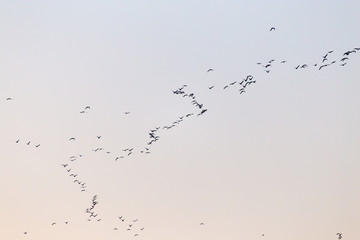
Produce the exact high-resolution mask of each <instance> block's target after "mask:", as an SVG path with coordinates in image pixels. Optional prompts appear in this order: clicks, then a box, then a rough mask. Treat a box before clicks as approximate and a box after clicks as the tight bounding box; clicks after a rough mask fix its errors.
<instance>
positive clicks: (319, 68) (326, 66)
mask: <svg viewBox="0 0 360 240" xmlns="http://www.w3.org/2000/svg"><path fill="white" fill-rule="evenodd" d="M327 66H329V64H325V65H322V66H320V67H319V70H321V69H322V68H323V67H327Z"/></svg>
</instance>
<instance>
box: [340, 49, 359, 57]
mask: <svg viewBox="0 0 360 240" xmlns="http://www.w3.org/2000/svg"><path fill="white" fill-rule="evenodd" d="M350 53H356V51H355V50H352V51H347V52H345V53H344V55H343V56H349V55H350Z"/></svg>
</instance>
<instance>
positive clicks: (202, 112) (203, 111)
mask: <svg viewBox="0 0 360 240" xmlns="http://www.w3.org/2000/svg"><path fill="white" fill-rule="evenodd" d="M206 111H207V109H203V110H202V111H201V112H200V113H199V114H198V116H200V115H203V114H204V113H205V112H206Z"/></svg>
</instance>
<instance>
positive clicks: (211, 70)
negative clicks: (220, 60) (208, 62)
mask: <svg viewBox="0 0 360 240" xmlns="http://www.w3.org/2000/svg"><path fill="white" fill-rule="evenodd" d="M213 71H214V69H212V68H209V69H208V70H207V71H206V72H213Z"/></svg>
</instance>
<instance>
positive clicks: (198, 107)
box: [6, 27, 360, 239]
mask: <svg viewBox="0 0 360 240" xmlns="http://www.w3.org/2000/svg"><path fill="white" fill-rule="evenodd" d="M274 30H275V27H271V29H270V32H271V31H274ZM359 50H360V48H354V49H351V50H348V51H346V52H344V53H343V55H342V58H341V59H337V60H334V59H331V54H332V53H333V52H334V51H333V50H331V51H328V52H327V53H326V54H325V55H324V56H322V58H321V60H320V62H317V63H314V64H308V63H301V64H297V65H296V66H294V69H295V70H300V69H306V68H310V67H311V66H312V67H316V68H318V70H322V69H324V68H328V67H330V66H333V65H334V64H335V63H336V62H338V63H340V66H341V67H344V66H345V65H346V64H347V63H348V61H349V60H350V57H351V56H352V55H353V54H355V53H357V52H358V51H359ZM275 62H276V60H275V59H271V60H269V61H267V62H265V63H262V62H258V63H257V65H259V66H260V67H262V68H263V69H264V71H265V72H266V73H270V71H271V69H272V67H273V65H274V63H275ZM286 63H287V61H286V60H281V61H280V64H286ZM213 71H215V70H214V69H213V68H209V69H208V70H207V71H206V73H208V74H210V73H211V72H213ZM255 83H256V80H254V76H253V75H247V76H246V77H245V78H243V79H241V80H237V81H232V82H230V83H228V84H227V85H225V86H221V88H220V89H222V90H227V89H230V88H236V87H237V90H238V92H239V94H240V95H241V94H244V93H246V90H247V89H248V88H249V86H250V85H252V84H255ZM208 89H209V90H213V89H215V86H214V85H211V86H209V87H208ZM172 93H173V94H174V95H177V96H180V97H182V98H183V99H188V103H189V104H191V105H193V106H194V112H190V113H187V114H184V115H182V116H180V117H178V118H177V119H176V120H174V121H172V122H170V123H169V124H166V125H163V126H156V127H154V128H152V129H150V131H149V132H148V136H149V141H148V142H147V143H145V144H144V146H143V148H140V149H135V147H127V148H125V149H122V150H121V154H117V155H114V156H113V160H114V161H115V162H118V161H119V160H120V159H125V158H129V157H130V156H132V155H135V154H150V153H151V147H152V146H153V145H154V144H155V143H156V142H158V141H159V139H160V133H161V132H162V131H169V130H171V129H173V128H175V127H178V126H179V125H180V124H181V123H182V122H183V121H185V120H187V119H189V118H191V117H195V116H196V117H200V116H202V115H203V114H205V113H206V112H207V111H208V109H207V108H205V105H204V103H202V102H200V101H199V100H198V98H197V96H196V94H195V93H194V92H189V91H187V85H182V86H181V87H179V88H177V89H175V90H172ZM6 101H14V99H13V98H11V97H8V98H6ZM89 111H91V107H90V106H86V107H85V108H83V109H82V110H81V111H80V114H87V113H89ZM124 114H125V115H129V114H130V112H124ZM94 137H96V139H98V140H99V141H101V139H102V136H101V135H94ZM68 141H69V142H73V141H76V137H70V138H69V139H68ZM22 142H24V144H26V145H27V146H30V145H31V140H21V139H17V140H16V141H15V143H16V144H21V143H22ZM33 146H35V147H36V148H39V147H40V146H41V145H40V144H39V143H37V144H34V145H33ZM91 151H92V152H93V153H100V152H103V153H105V154H107V155H111V154H112V152H111V151H109V150H105V149H104V148H103V147H97V148H95V149H91ZM83 156H84V154H77V155H71V156H70V157H69V159H68V161H67V162H66V163H61V166H62V167H63V168H64V170H65V173H66V174H67V175H68V177H70V178H72V179H73V183H74V184H75V185H76V186H77V187H79V190H80V192H86V190H87V187H88V186H87V184H86V182H85V180H83V179H81V178H80V174H79V173H77V172H75V171H74V170H73V167H72V163H73V162H75V161H77V160H78V159H80V158H82V157H83ZM98 203H99V202H98V195H94V196H93V197H92V199H91V205H90V206H89V207H88V208H86V210H85V212H86V214H87V218H86V219H87V221H88V222H91V221H92V222H100V221H101V220H102V218H100V215H99V213H98V212H97V211H96V206H97V204H98ZM125 221H126V222H125ZM117 222H118V223H119V224H120V225H119V226H116V227H114V228H113V231H118V230H120V229H121V228H123V229H124V230H126V231H131V232H133V236H134V237H139V236H140V235H141V233H142V232H143V230H144V229H145V228H144V227H143V226H138V219H132V220H127V219H125V218H124V217H123V216H118V221H117ZM64 224H66V225H67V224H69V221H65V222H64ZM56 225H57V223H56V222H52V223H51V226H56ZM199 225H200V226H203V225H205V223H204V222H201V223H200V224H199ZM23 233H24V234H25V235H27V234H28V231H24V232H23ZM336 235H337V237H338V239H342V233H336ZM260 236H262V237H264V236H265V234H261V235H260Z"/></svg>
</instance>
